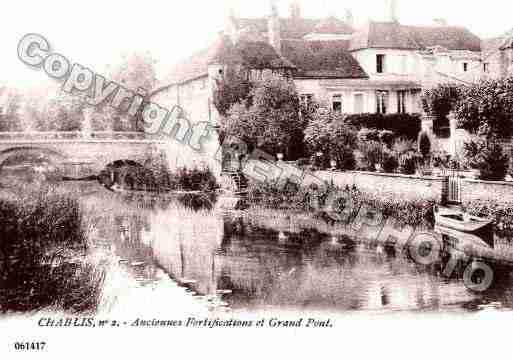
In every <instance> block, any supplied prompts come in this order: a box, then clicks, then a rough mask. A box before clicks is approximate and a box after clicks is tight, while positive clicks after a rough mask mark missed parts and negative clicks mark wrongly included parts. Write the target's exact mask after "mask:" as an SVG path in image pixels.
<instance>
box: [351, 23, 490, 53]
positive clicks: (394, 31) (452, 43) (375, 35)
mask: <svg viewBox="0 0 513 359" xmlns="http://www.w3.org/2000/svg"><path fill="white" fill-rule="evenodd" d="M433 46H442V47H445V48H447V49H448V50H468V51H481V40H480V39H479V37H477V36H476V35H474V34H472V33H471V32H470V31H469V30H467V29H465V28H463V27H457V26H406V25H401V24H399V23H397V22H370V23H369V24H367V25H366V26H364V28H363V29H361V30H360V31H358V32H357V33H355V34H354V36H353V39H352V40H351V46H350V49H351V50H359V49H366V48H393V49H406V50H421V49H426V48H428V47H433Z"/></svg>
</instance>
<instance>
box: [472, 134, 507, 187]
mask: <svg viewBox="0 0 513 359" xmlns="http://www.w3.org/2000/svg"><path fill="white" fill-rule="evenodd" d="M463 150H464V158H465V163H466V164H467V165H468V166H469V167H470V168H473V169H477V170H479V171H480V175H479V179H482V180H485V181H502V180H504V177H506V173H507V171H508V165H509V158H508V156H507V155H506V154H505V153H504V149H503V147H502V145H501V144H500V142H499V141H498V140H497V138H494V137H490V138H488V139H484V138H480V137H474V138H473V139H472V140H470V141H469V142H467V143H465V144H464V148H463Z"/></svg>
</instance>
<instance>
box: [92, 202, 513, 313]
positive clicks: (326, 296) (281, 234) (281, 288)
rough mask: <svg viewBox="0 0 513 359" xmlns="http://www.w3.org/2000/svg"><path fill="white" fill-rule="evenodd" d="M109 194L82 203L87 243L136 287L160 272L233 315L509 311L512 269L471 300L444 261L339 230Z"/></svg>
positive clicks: (502, 273) (503, 273)
mask: <svg viewBox="0 0 513 359" xmlns="http://www.w3.org/2000/svg"><path fill="white" fill-rule="evenodd" d="M109 196H112V197H109V198H106V197H105V193H102V195H101V196H100V195H98V196H93V197H90V199H89V200H90V201H91V202H90V203H89V205H92V206H93V208H95V209H96V210H95V211H93V212H92V214H91V215H92V217H95V215H94V214H93V213H96V217H95V221H96V225H95V232H94V236H95V237H96V238H97V239H98V240H99V241H103V242H105V243H110V245H112V250H113V251H114V253H115V254H116V256H118V257H119V258H122V261H123V263H124V264H125V266H126V267H127V268H128V270H129V271H130V273H131V274H132V275H133V276H134V277H136V278H137V279H138V280H139V281H140V282H141V285H144V284H145V283H151V282H154V281H156V280H157V279H158V278H157V277H158V276H157V274H156V273H158V270H159V268H162V269H163V270H164V271H165V272H166V273H167V274H168V275H169V276H170V277H171V278H173V279H174V280H175V281H177V282H178V283H181V284H182V285H184V286H186V287H187V288H189V289H190V291H191V293H194V294H197V295H201V296H204V297H205V298H208V299H209V300H213V298H215V300H217V301H218V303H221V304H224V303H226V304H228V305H229V307H230V308H232V309H234V310H237V309H267V308H280V309H293V310H336V311H394V310H426V311H439V310H441V311H447V310H449V311H467V310H476V309H480V308H482V306H483V305H487V304H490V303H500V306H502V307H506V308H510V309H513V300H512V299H511V298H513V297H512V295H511V294H513V293H512V291H513V286H512V285H511V284H510V283H511V281H510V280H509V279H510V278H509V277H510V270H509V267H504V268H503V271H502V272H501V271H499V272H497V273H498V275H499V276H500V278H501V279H500V280H499V281H498V284H497V285H495V286H494V287H493V288H492V289H490V290H488V291H487V292H485V293H481V294H478V293H474V292H471V291H469V290H468V289H466V287H465V285H464V284H463V281H462V279H461V270H459V271H456V274H455V275H454V276H453V277H452V278H450V279H448V278H446V277H444V276H443V275H442V271H443V266H444V263H443V261H441V262H439V263H435V264H433V265H431V266H425V265H420V264H416V263H415V262H414V261H412V260H411V259H410V258H409V257H408V256H407V255H406V254H405V253H404V252H402V251H397V250H396V249H395V248H394V247H388V246H382V245H376V244H375V243H372V242H369V241H365V240H360V239H361V238H355V237H354V236H352V235H349V234H344V233H341V231H335V232H334V233H330V232H329V231H324V230H323V231H321V230H319V229H316V228H314V227H312V228H300V229H297V228H295V227H294V226H293V225H292V219H289V223H287V222H286V221H285V222H284V221H281V222H280V221H278V220H261V221H260V220H255V218H256V216H253V217H254V218H253V220H248V218H247V214H246V215H244V216H239V215H234V214H228V213H221V212H218V211H215V210H211V209H201V208H199V207H198V206H193V208H187V207H186V206H184V205H183V204H181V203H180V202H178V201H164V202H162V201H159V200H155V199H152V200H141V199H135V198H127V197H121V196H119V195H114V194H109ZM319 228H323V226H321V225H320V226H319Z"/></svg>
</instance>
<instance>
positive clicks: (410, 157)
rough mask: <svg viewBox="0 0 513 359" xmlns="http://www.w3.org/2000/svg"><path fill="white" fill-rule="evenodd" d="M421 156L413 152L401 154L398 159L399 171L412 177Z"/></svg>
mask: <svg viewBox="0 0 513 359" xmlns="http://www.w3.org/2000/svg"><path fill="white" fill-rule="evenodd" d="M420 161H421V156H420V155H419V154H418V153H416V152H413V151H410V152H407V153H403V154H402V155H401V156H400V157H399V164H400V171H401V173H402V174H405V175H414V174H415V172H416V171H417V167H418V164H419V162H420Z"/></svg>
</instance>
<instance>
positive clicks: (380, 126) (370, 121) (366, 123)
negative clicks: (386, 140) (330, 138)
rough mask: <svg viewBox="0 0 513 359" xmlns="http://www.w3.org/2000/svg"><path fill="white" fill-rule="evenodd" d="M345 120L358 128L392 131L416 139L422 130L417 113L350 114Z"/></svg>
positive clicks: (400, 135)
mask: <svg viewBox="0 0 513 359" xmlns="http://www.w3.org/2000/svg"><path fill="white" fill-rule="evenodd" d="M345 122H346V123H347V124H348V125H349V126H353V127H355V128H357V129H362V128H369V129H377V130H388V131H392V132H393V133H394V134H395V135H396V136H399V137H406V138H408V139H411V140H416V139H417V137H418V134H419V132H420V130H421V118H420V115H417V114H415V115H412V114H386V115H383V114H379V113H367V114H355V115H348V116H347V117H346V118H345Z"/></svg>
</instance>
